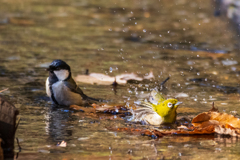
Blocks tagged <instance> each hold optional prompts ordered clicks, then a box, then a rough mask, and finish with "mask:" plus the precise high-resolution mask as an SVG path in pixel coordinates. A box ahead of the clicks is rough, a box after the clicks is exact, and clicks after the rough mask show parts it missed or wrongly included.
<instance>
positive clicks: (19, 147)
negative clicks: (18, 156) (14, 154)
mask: <svg viewBox="0 0 240 160" xmlns="http://www.w3.org/2000/svg"><path fill="white" fill-rule="evenodd" d="M16 140H17V144H18V150H19V152H21V150H22V147H21V146H20V143H19V140H18V138H16Z"/></svg>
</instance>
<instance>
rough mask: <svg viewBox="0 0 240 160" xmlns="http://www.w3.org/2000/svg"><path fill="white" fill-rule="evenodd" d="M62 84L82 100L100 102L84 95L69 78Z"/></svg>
mask: <svg viewBox="0 0 240 160" xmlns="http://www.w3.org/2000/svg"><path fill="white" fill-rule="evenodd" d="M64 84H65V85H66V86H67V87H68V88H69V89H70V90H71V91H72V92H74V93H78V94H80V95H81V96H82V98H83V99H84V100H94V101H100V100H99V99H96V98H92V97H88V96H87V95H86V94H84V93H83V91H82V90H81V89H80V88H79V87H78V85H77V84H76V82H75V81H74V80H73V79H72V78H69V79H68V80H67V81H64Z"/></svg>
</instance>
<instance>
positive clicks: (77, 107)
mask: <svg viewBox="0 0 240 160" xmlns="http://www.w3.org/2000/svg"><path fill="white" fill-rule="evenodd" d="M69 108H70V109H74V110H78V111H83V112H86V113H95V112H96V110H95V108H91V107H82V106H78V105H71V106H70V107H69Z"/></svg>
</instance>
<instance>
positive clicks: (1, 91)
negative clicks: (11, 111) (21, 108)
mask: <svg viewBox="0 0 240 160" xmlns="http://www.w3.org/2000/svg"><path fill="white" fill-rule="evenodd" d="M6 90H8V88H6V89H4V90H1V91H0V93H1V92H4V91H6Z"/></svg>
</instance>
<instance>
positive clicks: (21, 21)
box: [9, 18, 35, 26]
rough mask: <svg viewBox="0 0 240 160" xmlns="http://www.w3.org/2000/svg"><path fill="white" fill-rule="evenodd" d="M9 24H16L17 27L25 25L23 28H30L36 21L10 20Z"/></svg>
mask: <svg viewBox="0 0 240 160" xmlns="http://www.w3.org/2000/svg"><path fill="white" fill-rule="evenodd" d="M9 22H10V23H11V24H16V25H23V26H28V25H34V24H35V23H34V21H33V20H30V19H23V18H9Z"/></svg>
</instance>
